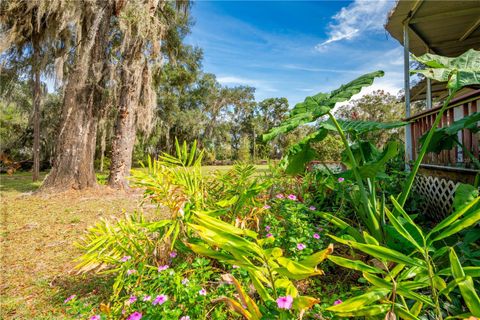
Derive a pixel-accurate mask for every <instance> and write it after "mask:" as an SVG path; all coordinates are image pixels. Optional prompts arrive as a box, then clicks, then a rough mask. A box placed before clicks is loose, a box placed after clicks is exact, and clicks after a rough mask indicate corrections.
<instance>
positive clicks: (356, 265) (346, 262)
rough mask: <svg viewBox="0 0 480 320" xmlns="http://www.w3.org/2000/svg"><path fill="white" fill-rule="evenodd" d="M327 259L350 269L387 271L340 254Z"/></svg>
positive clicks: (369, 271)
mask: <svg viewBox="0 0 480 320" xmlns="http://www.w3.org/2000/svg"><path fill="white" fill-rule="evenodd" d="M327 259H328V260H330V261H332V262H333V263H335V264H338V265H339V266H342V267H344V268H348V269H353V270H357V271H361V272H367V273H382V274H384V273H385V271H383V270H381V269H378V268H376V267H372V266H369V265H368V264H366V263H364V262H362V261H360V260H350V259H346V258H342V257H339V256H329V257H328V258H327Z"/></svg>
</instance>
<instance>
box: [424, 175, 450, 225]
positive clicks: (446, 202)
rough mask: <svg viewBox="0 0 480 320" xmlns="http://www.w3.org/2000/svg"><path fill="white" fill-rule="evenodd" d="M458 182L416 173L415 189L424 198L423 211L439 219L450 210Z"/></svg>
mask: <svg viewBox="0 0 480 320" xmlns="http://www.w3.org/2000/svg"><path fill="white" fill-rule="evenodd" d="M458 185H459V183H458V182H453V181H452V180H447V179H444V178H438V177H432V176H424V175H418V176H417V177H416V180H415V191H416V192H417V193H419V194H420V195H421V196H422V197H423V198H424V200H425V208H424V210H425V213H426V214H427V215H428V216H431V217H432V218H434V219H436V220H437V221H440V220H441V219H443V218H444V217H446V216H447V215H448V214H450V213H451V212H452V204H453V197H454V195H455V189H457V186H458Z"/></svg>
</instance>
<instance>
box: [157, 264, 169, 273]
mask: <svg viewBox="0 0 480 320" xmlns="http://www.w3.org/2000/svg"><path fill="white" fill-rule="evenodd" d="M167 269H168V265H167V264H166V265H164V266H160V267H158V272H162V271H165V270H167Z"/></svg>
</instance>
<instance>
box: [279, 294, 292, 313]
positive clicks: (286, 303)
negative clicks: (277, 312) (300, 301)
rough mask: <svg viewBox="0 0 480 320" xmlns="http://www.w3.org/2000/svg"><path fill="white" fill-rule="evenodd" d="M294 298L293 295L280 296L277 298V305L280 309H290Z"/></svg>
mask: <svg viewBox="0 0 480 320" xmlns="http://www.w3.org/2000/svg"><path fill="white" fill-rule="evenodd" d="M292 303H293V298H292V296H286V297H279V298H278V299H277V305H278V307H279V308H280V309H287V310H288V309H290V308H292Z"/></svg>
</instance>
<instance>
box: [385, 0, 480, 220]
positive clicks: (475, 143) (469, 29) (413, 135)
mask: <svg viewBox="0 0 480 320" xmlns="http://www.w3.org/2000/svg"><path fill="white" fill-rule="evenodd" d="M385 29H386V30H387V31H388V32H389V33H390V35H391V36H392V37H394V38H395V39H397V40H398V41H399V42H400V44H402V46H403V47H404V87H405V115H406V117H405V120H406V121H408V122H409V125H408V126H407V129H406V137H405V141H406V146H405V148H406V150H405V160H406V162H407V163H410V162H412V161H415V160H416V157H417V153H418V150H419V138H420V137H421V136H422V135H423V134H424V133H425V132H427V131H428V130H429V129H430V128H431V125H432V123H433V121H434V120H435V117H436V115H437V113H438V111H439V109H440V108H441V103H442V100H443V99H444V98H445V97H446V96H447V94H448V93H447V90H446V89H445V87H446V84H445V83H438V82H435V81H430V79H423V80H422V81H420V82H419V83H417V84H416V85H415V86H413V87H411V78H410V74H409V66H410V61H411V58H410V54H414V55H416V56H420V55H422V54H425V53H434V54H438V55H442V56H448V57H456V56H459V55H461V54H462V53H464V52H465V51H467V50H469V49H472V48H473V49H476V50H480V0H471V1H434V0H416V1H407V0H400V1H397V3H396V5H395V7H394V8H393V10H392V11H391V12H390V14H389V16H388V19H387V23H386V25H385ZM420 100H423V101H424V104H425V110H423V111H421V112H419V113H417V114H411V112H410V110H411V108H410V106H411V104H412V103H413V102H415V101H420ZM477 111H480V86H472V87H467V88H463V89H462V90H461V91H460V92H458V93H457V95H456V96H455V98H454V99H452V101H451V102H450V104H449V108H448V109H447V111H446V112H445V113H444V115H443V117H442V120H441V122H440V127H442V126H449V125H450V124H451V123H452V122H453V121H456V120H459V119H461V118H463V117H465V116H467V115H469V114H472V113H473V112H477ZM458 139H459V141H461V142H462V144H463V145H464V146H465V148H466V149H467V150H468V152H470V153H471V154H472V155H473V156H474V157H476V158H477V159H479V144H480V141H479V140H480V135H479V134H473V133H472V132H469V130H463V131H460V132H459V133H458ZM478 171H479V170H478V168H475V166H474V164H473V162H472V161H471V158H470V157H468V156H467V155H466V154H464V152H463V150H462V148H459V147H455V148H453V149H451V150H445V151H442V152H441V153H439V154H434V153H429V154H427V155H426V156H425V158H424V160H423V162H422V165H421V167H420V171H419V175H418V176H417V180H416V182H415V190H416V192H417V193H419V194H421V195H422V196H423V198H424V199H425V200H426V205H427V212H429V213H431V214H432V215H433V216H434V217H437V218H441V217H443V216H445V215H446V214H448V213H449V212H450V211H451V209H452V201H453V196H454V193H455V189H456V186H457V185H458V183H461V182H463V183H471V184H473V183H474V180H475V177H476V175H477V173H478Z"/></svg>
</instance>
